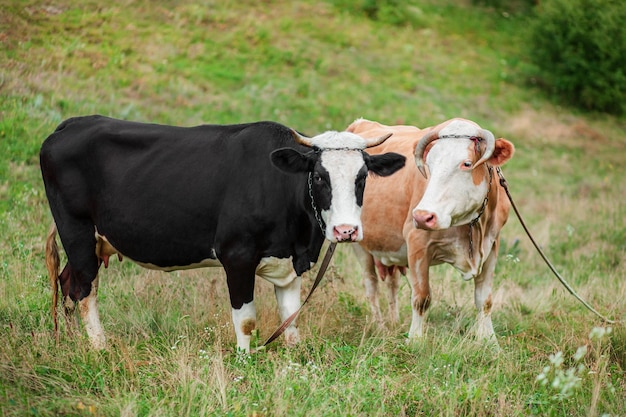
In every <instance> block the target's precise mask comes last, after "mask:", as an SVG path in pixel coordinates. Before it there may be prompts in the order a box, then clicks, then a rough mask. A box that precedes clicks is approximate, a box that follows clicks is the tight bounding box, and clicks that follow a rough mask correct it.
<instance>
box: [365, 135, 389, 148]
mask: <svg viewBox="0 0 626 417" xmlns="http://www.w3.org/2000/svg"><path fill="white" fill-rule="evenodd" d="M391 135H393V133H387V134H386V135H383V136H381V137H379V138H372V139H365V147H366V148H371V147H372V146H376V145H380V144H381V143H383V142H384V141H386V140H387V139H389V138H390V137H391Z"/></svg>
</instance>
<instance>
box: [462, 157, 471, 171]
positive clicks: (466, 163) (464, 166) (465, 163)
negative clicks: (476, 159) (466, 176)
mask: <svg viewBox="0 0 626 417" xmlns="http://www.w3.org/2000/svg"><path fill="white" fill-rule="evenodd" d="M471 167H472V161H470V160H469V159H468V160H467V161H464V162H463V163H462V164H461V168H463V169H470V168H471Z"/></svg>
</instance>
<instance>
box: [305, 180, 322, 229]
mask: <svg viewBox="0 0 626 417" xmlns="http://www.w3.org/2000/svg"><path fill="white" fill-rule="evenodd" d="M308 184H309V197H311V207H313V213H314V214H315V220H317V224H319V226H320V230H321V231H322V234H324V233H325V232H324V221H323V220H322V218H321V217H320V215H319V213H318V210H317V206H316V205H315V199H314V198H313V172H309V180H308Z"/></svg>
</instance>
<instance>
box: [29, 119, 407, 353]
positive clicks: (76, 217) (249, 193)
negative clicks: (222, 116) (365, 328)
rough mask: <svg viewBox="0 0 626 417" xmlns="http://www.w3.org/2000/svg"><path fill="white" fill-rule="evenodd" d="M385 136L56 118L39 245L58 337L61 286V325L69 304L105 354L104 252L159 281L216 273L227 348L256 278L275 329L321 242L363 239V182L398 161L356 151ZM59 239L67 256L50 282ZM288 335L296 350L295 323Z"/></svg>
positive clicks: (244, 322) (250, 314)
mask: <svg viewBox="0 0 626 417" xmlns="http://www.w3.org/2000/svg"><path fill="white" fill-rule="evenodd" d="M389 136H390V135H384V136H382V137H380V138H377V139H375V140H365V139H363V138H362V137H360V136H358V135H356V134H353V133H349V132H334V131H329V132H325V133H322V134H320V135H318V136H315V137H313V138H306V137H304V136H301V135H300V134H298V133H297V132H295V131H294V130H292V129H290V128H288V127H285V126H282V125H280V124H277V123H273V122H258V123H249V124H238V125H202V126H196V127H189V128H183V127H174V126H164V125H156V124H144V123H136V122H129V121H122V120H116V119H111V118H107V117H103V116H86V117H77V118H72V119H68V120H66V121H64V122H63V123H61V124H60V125H59V126H58V127H57V129H56V130H55V131H54V133H52V134H51V135H50V136H49V137H48V138H47V139H46V140H45V142H44V143H43V145H42V147H41V152H40V163H41V171H42V175H43V181H44V185H45V189H46V195H47V197H48V201H49V203H50V209H51V211H52V216H53V218H54V222H55V225H54V226H53V227H52V229H51V231H50V233H49V235H48V239H47V243H46V263H47V266H48V271H49V274H50V280H51V283H52V286H53V294H54V296H53V311H54V313H53V314H54V316H55V328H56V303H57V297H58V295H57V291H58V285H59V284H60V286H61V292H62V296H63V304H64V307H65V314H66V319H68V320H69V317H70V315H71V314H73V312H74V310H75V308H76V304H78V307H79V312H80V316H81V319H82V322H83V324H84V326H85V328H86V331H87V334H88V335H89V339H90V341H91V344H92V346H93V347H95V348H103V347H104V346H105V336H104V331H103V329H102V326H101V324H100V319H99V315H98V310H97V304H96V294H97V288H98V269H99V268H100V265H101V264H102V263H104V264H105V266H107V265H108V262H109V256H111V255H113V254H118V256H120V258H121V256H122V255H123V256H125V257H128V258H129V259H131V260H133V261H134V262H136V263H137V264H139V265H142V266H144V267H147V268H152V269H158V270H164V271H173V270H178V269H186V268H200V267H209V266H222V267H224V269H225V271H226V276H227V283H228V289H229V293H230V301H231V306H232V318H233V322H234V328H235V333H236V336H237V348H238V349H242V350H244V351H248V350H249V348H250V334H251V332H252V330H253V329H254V328H255V326H256V311H255V307H254V301H253V293H254V281H255V274H256V275H259V276H260V277H262V278H265V279H267V280H268V281H270V282H272V283H273V284H274V286H275V292H276V298H277V301H278V306H279V311H280V316H281V318H282V319H285V318H287V317H289V316H290V315H291V313H293V312H294V311H296V310H297V309H298V307H299V306H300V283H301V278H300V276H301V275H302V273H303V272H305V271H307V270H308V269H310V268H311V266H312V265H313V264H314V263H315V262H316V261H317V258H318V255H319V251H320V249H321V246H322V243H323V241H324V238H326V239H328V240H330V241H339V242H345V241H347V242H352V241H358V240H360V239H362V237H363V230H362V226H361V220H360V213H361V205H362V202H363V190H364V187H365V179H366V177H367V175H368V172H372V173H374V174H377V175H381V176H387V175H391V174H392V173H394V172H395V171H397V170H398V169H400V168H401V167H403V166H404V162H405V157H404V156H401V155H398V154H394V153H388V154H384V155H376V156H370V155H368V154H366V153H365V152H363V149H365V148H366V147H369V146H374V145H376V144H379V143H382V141H384V140H385V139H386V138H387V137H389ZM294 138H295V140H294ZM57 229H58V234H59V236H60V238H61V243H62V244H63V247H64V249H65V252H66V254H67V258H68V262H67V264H66V265H65V268H64V269H63V271H62V272H61V274H60V275H59V269H60V268H59V266H60V262H59V256H58V247H57V245H56V234H57ZM285 337H286V341H287V343H288V344H293V343H296V342H297V341H298V338H299V336H298V331H297V329H296V327H295V325H294V324H292V325H291V326H290V327H289V328H288V329H287V330H286V332H285Z"/></svg>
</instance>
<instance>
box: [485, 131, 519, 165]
mask: <svg viewBox="0 0 626 417" xmlns="http://www.w3.org/2000/svg"><path fill="white" fill-rule="evenodd" d="M513 153H515V146H513V144H512V143H511V142H509V141H508V140H506V139H503V138H499V139H498V140H496V147H495V149H494V150H493V154H491V158H489V163H490V164H491V165H493V166H497V167H499V166H501V165H502V164H504V163H505V162H506V161H508V160H509V159H511V157H512V156H513Z"/></svg>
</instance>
